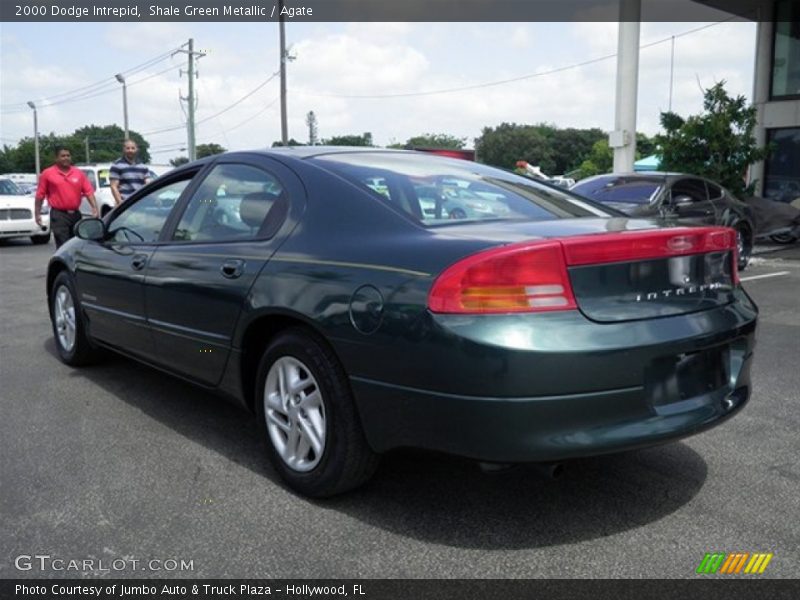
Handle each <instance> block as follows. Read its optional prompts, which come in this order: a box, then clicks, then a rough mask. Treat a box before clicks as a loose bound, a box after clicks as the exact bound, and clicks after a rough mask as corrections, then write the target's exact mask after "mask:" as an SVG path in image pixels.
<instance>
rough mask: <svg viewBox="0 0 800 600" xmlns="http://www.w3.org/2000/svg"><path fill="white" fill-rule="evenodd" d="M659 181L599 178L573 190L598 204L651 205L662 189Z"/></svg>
mask: <svg viewBox="0 0 800 600" xmlns="http://www.w3.org/2000/svg"><path fill="white" fill-rule="evenodd" d="M661 185H662V184H661V181H658V180H657V179H649V178H648V179H644V178H638V177H637V178H631V177H597V178H595V179H591V180H589V181H585V182H579V183H578V184H577V185H576V186H575V187H574V188H572V190H573V191H574V192H577V193H578V194H580V195H582V196H586V197H587V198H590V199H592V200H596V201H597V202H623V203H625V204H650V202H652V201H653V200H654V199H655V197H656V194H657V193H658V191H659V190H660V189H661Z"/></svg>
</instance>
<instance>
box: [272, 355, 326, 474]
mask: <svg viewBox="0 0 800 600" xmlns="http://www.w3.org/2000/svg"><path fill="white" fill-rule="evenodd" d="M264 415H265V418H266V422H267V431H268V432H269V437H270V440H271V442H272V445H273V446H274V448H275V450H276V451H277V453H278V455H279V456H280V457H281V459H282V460H283V462H284V463H286V465H287V466H288V467H289V468H291V469H293V470H295V471H299V472H308V471H311V470H312V469H314V467H316V466H317V465H318V464H319V461H320V459H321V458H322V455H323V453H324V452H325V441H326V421H325V417H326V415H325V405H324V403H323V399H322V391H321V390H320V387H319V385H318V384H317V381H316V379H315V378H314V376H313V375H312V374H311V371H310V370H309V368H308V367H307V366H306V365H305V364H303V363H302V362H301V361H299V360H298V359H296V358H294V357H292V356H283V357H281V358H279V359H278V360H276V361H275V362H274V363H273V364H272V366H271V367H270V369H269V372H268V373H267V380H266V383H265V384H264Z"/></svg>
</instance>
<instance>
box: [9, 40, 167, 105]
mask: <svg viewBox="0 0 800 600" xmlns="http://www.w3.org/2000/svg"><path fill="white" fill-rule="evenodd" d="M173 51H174V49H173V50H169V51H168V52H165V53H163V54H159V55H158V56H155V57H153V58H151V59H149V60H147V61H145V62H143V63H140V64H138V65H136V66H134V67H131V68H129V69H126V70H125V71H120V74H121V75H133V74H135V73H139V72H141V71H143V70H144V69H147V68H148V67H151V66H153V65H155V64H158V63H159V62H161V61H163V60H165V59H167V58H170V57H171V56H172V52H173ZM116 86H117V80H116V78H115V77H114V76H110V77H106V78H103V79H101V80H100V81H97V82H95V83H91V84H89V85H85V86H82V87H79V88H75V89H73V90H68V91H66V92H59V93H57V94H53V95H51V96H47V97H45V98H40V99H39V102H41V103H43V104H44V105H47V104H49V103H52V102H54V101H56V100H58V99H60V100H58V102H59V103H60V102H62V101H63V100H64V98H63V97H65V96H66V97H69V96H73V95H77V96H81V95H83V94H87V93H92V92H96V91H98V90H100V89H103V88H107V87H112V88H116ZM14 107H21V108H26V107H27V102H14V103H10V104H4V105H2V106H0V108H2V109H12V108H14ZM9 112H15V111H9Z"/></svg>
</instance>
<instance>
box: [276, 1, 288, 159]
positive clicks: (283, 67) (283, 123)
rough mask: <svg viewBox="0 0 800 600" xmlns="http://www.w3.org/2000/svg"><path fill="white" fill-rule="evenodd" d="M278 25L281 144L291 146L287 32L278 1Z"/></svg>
mask: <svg viewBox="0 0 800 600" xmlns="http://www.w3.org/2000/svg"><path fill="white" fill-rule="evenodd" d="M278 10H279V11H280V12H279V13H278V24H279V27H280V43H281V142H282V143H283V145H284V146H288V145H289V125H288V123H287V116H286V31H285V25H286V24H285V22H284V18H283V0H278Z"/></svg>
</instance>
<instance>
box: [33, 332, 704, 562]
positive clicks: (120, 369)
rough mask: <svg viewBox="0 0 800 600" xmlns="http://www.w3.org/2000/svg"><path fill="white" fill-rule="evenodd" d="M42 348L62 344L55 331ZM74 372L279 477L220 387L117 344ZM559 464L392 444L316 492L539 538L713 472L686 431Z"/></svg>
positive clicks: (477, 530) (474, 537)
mask: <svg viewBox="0 0 800 600" xmlns="http://www.w3.org/2000/svg"><path fill="white" fill-rule="evenodd" d="M45 348H46V350H47V351H48V353H50V354H52V355H53V356H56V350H55V347H54V345H53V341H52V339H48V341H47V342H46V343H45ZM71 376H74V377H85V378H87V379H89V380H91V381H92V382H93V383H94V384H96V385H98V386H100V387H101V388H103V389H104V390H105V391H106V392H108V393H110V394H112V395H113V396H115V397H117V398H119V399H120V400H122V401H124V402H126V403H127V404H129V405H131V406H134V407H136V408H137V409H138V410H141V411H142V412H144V413H145V414H147V415H148V416H150V417H151V418H153V419H156V420H158V421H159V422H160V423H162V424H164V425H166V426H167V427H169V428H171V429H172V430H174V431H175V432H176V433H178V434H180V435H182V436H184V437H186V438H188V439H190V440H192V441H193V442H195V443H198V444H202V445H204V446H205V447H207V448H208V449H210V450H212V451H214V452H217V453H219V454H220V455H222V456H224V457H225V458H226V459H228V460H231V461H233V462H235V463H237V464H239V465H241V466H244V467H246V468H248V469H249V470H251V471H252V472H253V473H255V474H256V475H257V476H259V477H267V478H268V479H269V480H270V481H271V482H272V483H273V484H274V485H280V486H282V485H283V484H282V483H281V481H280V479H279V477H278V476H277V474H276V473H275V471H274V470H273V469H272V468H271V466H269V465H268V464H267V461H266V459H265V458H264V453H263V451H262V447H261V443H260V441H259V440H258V434H257V431H256V426H255V422H254V419H253V418H252V417H251V416H250V415H249V414H248V413H247V412H245V411H243V410H240V409H239V408H237V407H236V406H234V405H231V404H228V403H226V402H225V401H224V400H223V399H221V398H220V397H218V396H216V395H214V394H212V393H210V392H206V391H204V390H202V389H199V388H197V387H195V386H192V385H190V384H188V383H185V382H183V381H181V380H178V379H176V378H174V377H171V376H169V375H166V374H164V373H161V372H159V371H157V370H155V369H152V368H150V367H147V366H145V365H141V364H139V363H137V362H136V361H133V360H130V359H127V358H124V357H121V356H117V355H114V354H113V353H109V357H108V358H107V359H106V360H104V361H103V362H102V363H101V364H98V365H96V366H92V367H90V368H84V369H79V370H74V371H72V375H71ZM564 465H565V470H564V473H563V475H562V476H561V477H560V478H558V479H554V480H553V479H547V478H545V477H544V476H542V475H541V474H540V473H539V472H538V470H537V469H536V468H534V467H531V466H519V467H515V468H512V469H508V470H504V471H497V472H492V473H484V472H482V471H481V470H480V469H479V468H478V466H477V464H476V463H475V462H473V461H468V460H463V459H458V458H453V457H448V456H443V455H440V454H436V453H431V452H424V451H411V450H404V451H396V452H391V453H389V454H387V455H386V456H384V458H383V461H382V463H381V466H380V467H379V469H378V471H377V473H376V474H375V476H374V477H373V479H372V480H371V481H369V482H368V483H367V484H366V485H365V486H363V487H362V488H360V489H358V490H355V491H353V492H350V493H348V494H344V495H342V496H338V497H336V498H332V499H327V500H322V501H313V502H312V503H313V504H315V505H317V506H319V507H321V508H324V509H326V510H335V511H339V512H341V513H343V514H346V515H348V516H350V517H352V518H355V519H358V520H359V521H362V522H364V523H366V524H368V525H370V526H372V527H378V528H381V529H385V530H387V531H391V532H393V533H396V534H398V535H402V536H406V537H409V538H414V539H419V540H423V541H426V542H432V543H438V544H443V545H447V546H454V547H462V548H475V549H517V548H534V547H546V546H551V545H558V544H565V543H571V542H578V541H585V540H590V539H595V538H601V537H605V536H609V535H614V534H617V533H620V532H623V531H626V530H630V529H634V528H637V527H640V526H642V525H646V524H648V523H651V522H655V521H658V520H660V519H662V518H664V517H666V516H668V515H669V514H671V513H673V512H675V511H676V510H678V509H679V508H681V507H682V506H683V505H685V504H686V503H688V502H689V501H691V500H692V498H693V497H694V496H695V495H696V494H697V493H698V492H699V491H700V489H701V488H702V486H703V483H704V482H705V479H706V475H707V465H706V463H705V461H704V460H703V458H702V457H701V456H700V455H699V454H697V453H696V452H695V451H694V450H693V449H692V448H690V447H689V446H688V445H686V444H684V443H680V442H678V443H673V444H667V445H663V446H658V447H655V448H650V449H646V450H639V451H635V452H628V453H624V454H616V455H609V456H602V457H594V458H585V459H579V460H572V461H568V462H566V463H564ZM298 501H303V500H300V499H298Z"/></svg>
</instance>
